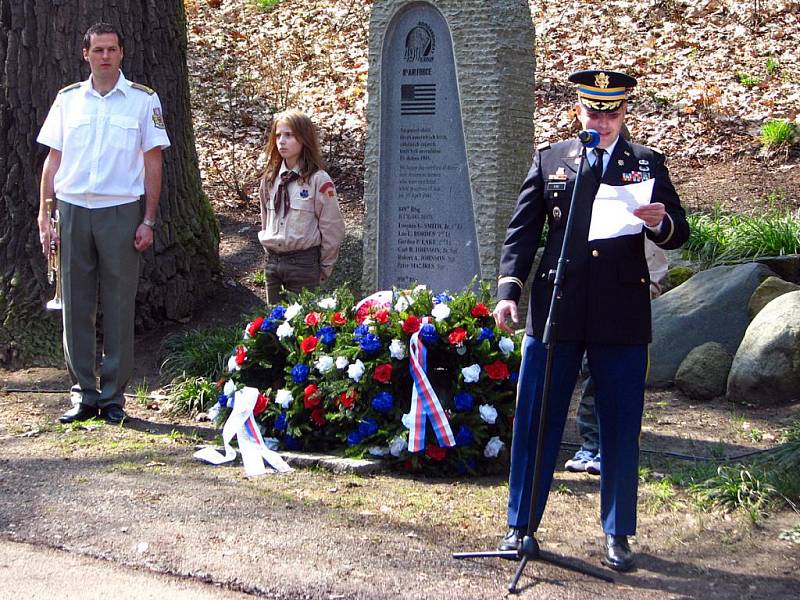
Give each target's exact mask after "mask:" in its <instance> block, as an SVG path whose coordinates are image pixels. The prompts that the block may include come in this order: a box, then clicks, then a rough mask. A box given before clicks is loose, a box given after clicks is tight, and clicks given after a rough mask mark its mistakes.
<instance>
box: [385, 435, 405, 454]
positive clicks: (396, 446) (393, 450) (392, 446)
mask: <svg viewBox="0 0 800 600" xmlns="http://www.w3.org/2000/svg"><path fill="white" fill-rule="evenodd" d="M406 446H408V442H406V439H405V438H404V437H403V436H402V435H398V436H396V437H395V438H394V439H392V441H391V442H390V443H389V454H391V455H392V456H400V453H401V452H402V451H403V450H405V449H406Z"/></svg>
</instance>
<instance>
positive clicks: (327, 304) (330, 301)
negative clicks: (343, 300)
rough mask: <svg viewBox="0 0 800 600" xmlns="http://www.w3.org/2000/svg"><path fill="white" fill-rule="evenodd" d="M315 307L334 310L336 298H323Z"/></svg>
mask: <svg viewBox="0 0 800 600" xmlns="http://www.w3.org/2000/svg"><path fill="white" fill-rule="evenodd" d="M317 305H318V306H319V307H320V308H324V309H325V310H329V309H330V310H332V309H334V308H336V298H331V297H330V296H328V297H327V298H323V299H322V300H320V301H319V302H317Z"/></svg>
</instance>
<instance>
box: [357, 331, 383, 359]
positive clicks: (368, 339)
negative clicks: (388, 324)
mask: <svg viewBox="0 0 800 600" xmlns="http://www.w3.org/2000/svg"><path fill="white" fill-rule="evenodd" d="M359 344H360V346H361V349H362V350H363V351H364V352H366V353H367V354H375V353H376V352H380V350H381V348H382V347H383V344H381V338H379V337H378V336H377V335H375V334H374V333H368V334H366V335H365V336H364V337H363V338H361V341H360V342H359Z"/></svg>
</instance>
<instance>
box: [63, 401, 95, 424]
mask: <svg viewBox="0 0 800 600" xmlns="http://www.w3.org/2000/svg"><path fill="white" fill-rule="evenodd" d="M96 416H97V407H96V406H89V405H87V404H76V405H74V406H73V407H72V408H70V409H69V410H68V411H67V412H65V413H64V414H63V415H61V416H60V417H58V420H59V421H61V422H62V423H72V422H73V421H85V420H86V419H91V418H92V417H96Z"/></svg>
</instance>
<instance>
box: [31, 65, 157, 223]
mask: <svg viewBox="0 0 800 600" xmlns="http://www.w3.org/2000/svg"><path fill="white" fill-rule="evenodd" d="M36 140H37V141H38V142H39V143H40V144H44V145H45V146H49V147H50V148H53V149H55V150H60V151H61V164H60V166H59V168H58V171H57V172H56V176H55V195H56V197H57V198H59V199H61V200H63V201H65V202H69V203H71V204H75V205H78V206H82V207H85V208H106V207H109V206H117V205H120V204H127V203H129V202H135V201H137V200H138V199H139V197H140V196H141V195H142V194H144V153H145V152H147V151H148V150H152V149H153V148H155V147H156V146H160V147H161V148H162V149H164V148H168V147H169V146H170V142H169V137H168V136H167V132H166V130H165V128H164V118H163V115H162V112H161V102H160V101H159V99H158V94H156V93H155V92H154V91H153V90H150V89H149V88H146V87H145V86H140V85H139V84H135V83H133V82H131V81H128V80H127V79H125V76H124V75H123V74H122V71H120V74H119V79H118V80H117V83H116V85H115V86H114V87H113V88H112V89H111V91H109V92H108V93H107V94H106V95H105V96H101V95H100V94H99V93H98V92H97V91H96V90H95V89H94V88H93V87H92V77H91V76H90V77H89V79H87V80H86V81H82V82H80V83H78V84H74V85H71V86H67V87H66V88H64V89H63V90H61V91H60V92H59V93H58V96H57V97H56V100H55V102H53V106H52V107H51V108H50V112H49V113H48V115H47V119H46V120H45V122H44V125H42V129H41V131H40V132H39V136H38V137H37V138H36Z"/></svg>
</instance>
